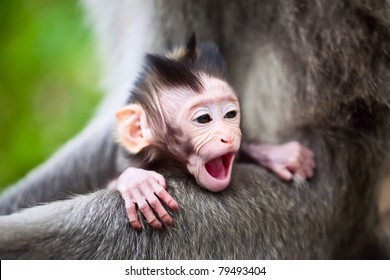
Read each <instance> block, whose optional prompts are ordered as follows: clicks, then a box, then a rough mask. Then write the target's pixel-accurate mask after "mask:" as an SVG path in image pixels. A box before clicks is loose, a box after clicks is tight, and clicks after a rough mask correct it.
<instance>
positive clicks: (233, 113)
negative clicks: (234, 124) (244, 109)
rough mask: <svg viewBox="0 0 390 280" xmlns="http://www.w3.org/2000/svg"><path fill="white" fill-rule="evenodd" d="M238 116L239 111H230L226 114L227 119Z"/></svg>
mask: <svg viewBox="0 0 390 280" xmlns="http://www.w3.org/2000/svg"><path fill="white" fill-rule="evenodd" d="M236 116H237V111H229V112H227V113H226V114H225V116H224V118H225V119H233V118H235V117H236Z"/></svg>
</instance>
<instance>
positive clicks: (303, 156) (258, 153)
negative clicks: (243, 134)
mask: <svg viewBox="0 0 390 280" xmlns="http://www.w3.org/2000/svg"><path fill="white" fill-rule="evenodd" d="M244 150H245V152H246V153H247V154H249V155H250V156H251V157H252V158H253V159H254V160H255V161H257V162H258V163H259V164H260V165H262V166H264V167H265V168H267V169H269V170H271V171H272V172H274V173H275V174H276V175H277V176H278V177H279V178H281V179H282V180H286V181H289V180H291V179H292V178H293V177H295V178H296V179H299V180H306V179H307V178H311V177H313V173H314V168H315V161H314V154H313V152H312V151H311V150H309V149H308V148H306V147H305V146H303V145H302V144H300V143H298V142H296V141H293V142H288V143H286V144H283V145H269V144H246V145H245V147H244Z"/></svg>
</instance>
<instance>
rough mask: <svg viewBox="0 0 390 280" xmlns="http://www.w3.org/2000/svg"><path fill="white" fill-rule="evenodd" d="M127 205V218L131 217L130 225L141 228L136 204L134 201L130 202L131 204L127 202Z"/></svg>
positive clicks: (137, 228)
mask: <svg viewBox="0 0 390 280" xmlns="http://www.w3.org/2000/svg"><path fill="white" fill-rule="evenodd" d="M125 207H126V213H127V218H128V219H129V222H130V225H131V226H132V227H133V228H134V229H136V230H140V229H141V228H142V226H141V223H140V222H139V220H138V216H137V210H136V209H135V204H134V203H132V202H130V203H129V204H127V203H126V205H125Z"/></svg>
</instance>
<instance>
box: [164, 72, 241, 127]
mask: <svg viewBox="0 0 390 280" xmlns="http://www.w3.org/2000/svg"><path fill="white" fill-rule="evenodd" d="M200 80H201V83H202V90H201V91H200V92H195V91H193V90H191V89H190V88H188V87H173V88H165V89H161V90H163V91H165V92H164V93H163V94H161V95H160V96H161V97H160V103H161V107H162V109H163V111H164V113H165V114H166V115H167V117H168V118H169V119H171V120H175V121H176V118H177V117H179V116H183V112H184V111H190V110H192V109H193V108H195V107H197V106H201V105H203V104H210V103H220V102H224V101H230V102H233V103H235V104H237V105H238V98H237V95H236V93H235V92H234V90H233V89H232V88H231V87H230V86H229V84H228V83H226V82H225V81H223V80H220V79H218V78H215V77H211V76H208V75H200Z"/></svg>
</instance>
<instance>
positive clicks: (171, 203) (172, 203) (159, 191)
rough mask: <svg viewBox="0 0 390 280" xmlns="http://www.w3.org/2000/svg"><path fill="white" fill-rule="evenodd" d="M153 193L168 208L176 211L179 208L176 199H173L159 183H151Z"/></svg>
mask: <svg viewBox="0 0 390 280" xmlns="http://www.w3.org/2000/svg"><path fill="white" fill-rule="evenodd" d="M153 189H154V193H155V194H156V195H157V196H158V197H159V198H160V199H161V200H162V201H163V202H164V203H165V204H166V205H168V207H169V208H171V209H173V210H175V211H177V210H179V204H178V203H177V202H176V200H174V199H173V197H172V196H171V195H170V194H169V193H168V192H167V191H166V190H165V189H163V188H161V186H159V185H157V184H156V185H153Z"/></svg>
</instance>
